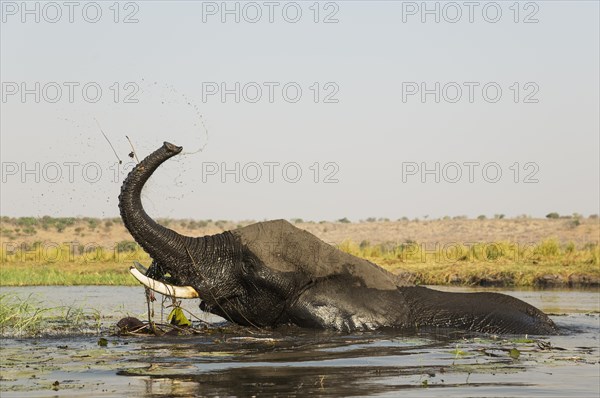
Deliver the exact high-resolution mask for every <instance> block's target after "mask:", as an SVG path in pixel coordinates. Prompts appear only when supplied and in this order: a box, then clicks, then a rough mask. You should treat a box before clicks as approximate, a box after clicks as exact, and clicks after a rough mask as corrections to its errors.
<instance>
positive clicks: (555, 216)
mask: <svg viewBox="0 0 600 398" xmlns="http://www.w3.org/2000/svg"><path fill="white" fill-rule="evenodd" d="M559 217H560V215H559V214H558V213H556V212H552V213H548V214H546V218H549V219H556V218H559Z"/></svg>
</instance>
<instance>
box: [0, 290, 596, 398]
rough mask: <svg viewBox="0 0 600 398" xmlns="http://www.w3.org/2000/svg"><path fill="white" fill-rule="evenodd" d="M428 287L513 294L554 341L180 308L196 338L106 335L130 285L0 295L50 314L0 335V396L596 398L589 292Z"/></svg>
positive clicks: (134, 297)
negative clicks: (273, 323) (360, 327)
mask: <svg viewBox="0 0 600 398" xmlns="http://www.w3.org/2000/svg"><path fill="white" fill-rule="evenodd" d="M436 288H437V289H440V290H453V291H476V290H479V291H481V290H488V291H489V290H495V291H500V292H503V293H506V294H510V295H513V296H515V297H518V298H520V299H523V300H525V301H527V302H529V303H531V304H533V305H535V306H537V307H538V308H540V309H542V310H543V311H545V312H547V313H549V314H551V317H552V319H553V320H554V321H555V322H556V324H557V325H558V326H559V327H560V328H561V331H562V334H561V335H559V336H549V337H546V336H523V335H521V336H490V335H482V334H472V333H462V332H457V331H450V330H429V331H425V330H419V331H412V332H411V333H406V332H400V331H397V330H387V331H377V332H360V333H353V334H344V333H336V332H331V331H314V330H305V329H299V328H294V327H286V328H279V329H276V330H256V329H249V328H241V327H232V326H230V325H224V324H222V323H219V322H220V320H219V319H218V318H216V317H213V316H211V315H208V314H202V313H201V312H200V311H199V310H198V308H197V306H198V301H197V300H190V301H187V302H186V303H185V307H186V308H188V309H189V310H190V311H192V312H194V313H195V314H197V315H199V317H200V318H201V319H202V320H203V321H207V322H210V323H211V324H212V325H211V326H209V327H208V329H206V331H205V332H204V333H202V334H198V335H193V336H178V337H123V336H117V335H114V334H113V333H112V331H113V327H114V325H115V324H116V322H117V321H118V320H119V319H120V318H122V317H124V316H128V315H131V316H137V317H139V318H140V319H145V318H146V317H147V313H146V308H147V307H146V303H145V298H144V291H143V289H142V288H140V287H108V286H84V287H81V286H76V287H20V288H6V287H5V288H2V291H1V294H2V295H4V298H3V300H13V301H14V300H19V299H21V300H25V299H27V300H28V302H33V303H35V305H36V306H37V307H39V308H53V309H52V310H44V311H42V312H40V314H41V316H43V317H46V318H47V321H46V320H45V321H42V322H40V324H39V329H37V330H36V329H33V330H27V331H24V332H20V331H18V330H12V329H4V330H2V334H3V338H2V341H1V348H2V349H1V351H0V372H1V378H0V395H1V396H2V397H17V396H19V397H20V396H36V397H37V396H40V397H43V396H57V395H60V396H73V397H90V396H94V397H96V396H102V397H111V396H124V395H127V396H149V397H150V396H169V397H171V396H182V397H185V396H307V395H309V394H310V395H314V396H332V397H333V396H381V397H396V396H400V395H401V396H416V397H421V396H422V397H438V396H439V397H453V396H461V397H462V396H478V397H483V396H512V397H535V396H544V397H548V396H550V397H552V396H554V397H565V396H577V397H588V396H589V397H598V396H599V395H600V387H599V385H600V358H599V355H600V354H599V352H600V347H599V344H600V341H599V334H600V302H599V299H600V293H599V292H598V290H569V291H565V290H544V291H539V290H506V289H464V288H462V289H458V288H442V287H436ZM17 298H19V299H17ZM154 307H155V313H154V318H155V319H156V320H159V319H160V317H161V314H160V308H159V307H160V305H158V304H155V306H154ZM163 315H164V316H166V313H164V314H163ZM24 330H25V329H24ZM101 338H103V339H106V343H107V344H106V346H101V345H99V341H100V339H101Z"/></svg>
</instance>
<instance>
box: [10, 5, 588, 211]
mask: <svg viewBox="0 0 600 398" xmlns="http://www.w3.org/2000/svg"><path fill="white" fill-rule="evenodd" d="M23 4H25V3H22V2H21V1H17V2H12V1H2V2H1V9H2V15H1V17H2V25H1V39H0V43H1V52H0V59H1V60H0V67H1V71H0V75H1V76H0V77H1V80H2V93H1V94H2V98H1V125H0V127H1V142H0V146H1V149H0V155H1V163H2V190H1V193H0V200H1V202H0V206H1V214H2V215H7V216H43V215H50V216H93V217H115V216H117V215H118V207H117V196H118V194H119V190H120V184H121V182H122V179H123V177H124V175H125V172H124V167H123V166H124V165H122V166H120V167H119V165H118V164H117V158H116V156H115V154H114V153H113V151H112V149H111V147H110V146H109V145H108V143H107V142H106V140H105V139H104V137H103V136H102V134H101V132H100V129H99V127H98V125H100V126H101V127H102V130H103V131H104V132H105V133H106V135H107V136H108V137H109V139H110V141H111V142H112V143H113V145H114V147H115V149H116V151H117V154H118V156H119V157H120V158H121V159H123V161H124V162H128V161H130V159H129V158H128V157H127V155H128V153H129V152H130V147H129V143H128V141H127V140H126V138H125V136H126V135H127V136H129V137H130V138H131V140H132V142H133V144H134V146H135V148H136V151H137V154H138V156H140V157H143V156H145V155H147V154H148V153H150V152H151V151H152V150H154V149H156V148H157V147H158V146H160V145H161V144H162V142H163V141H170V142H172V143H174V144H177V145H182V146H183V147H184V152H186V154H185V155H183V156H179V157H177V158H174V159H172V160H170V161H169V162H168V163H166V164H165V165H164V166H163V167H162V168H161V169H159V171H158V172H157V173H156V175H155V176H154V177H153V178H152V179H151V180H150V182H149V184H148V186H147V189H146V190H145V192H144V203H145V205H146V208H147V210H148V212H149V213H150V214H151V215H153V216H156V217H173V218H195V219H208V218H211V219H227V220H244V219H255V220H262V219H273V218H287V219H289V218H296V217H298V218H303V219H305V220H315V221H318V220H335V219H339V218H342V217H348V218H349V219H351V220H359V219H364V218H367V217H386V218H390V219H397V218H400V217H404V216H406V217H409V218H415V217H419V218H421V217H424V216H425V215H428V216H429V217H430V218H435V217H443V216H446V215H449V216H458V215H467V216H469V217H476V216H478V215H480V214H485V215H487V216H493V215H494V214H497V213H502V214H506V215H507V216H509V217H512V216H518V215H521V214H528V215H531V216H535V217H543V216H545V215H546V214H547V213H549V212H554V211H556V212H559V213H560V214H572V213H574V212H577V213H581V214H584V215H589V214H594V213H598V212H599V209H598V207H599V200H600V198H599V191H600V187H599V180H600V176H599V169H600V165H599V157H600V154H599V147H600V143H599V135H600V133H599V132H600V125H599V109H600V101H599V87H600V82H599V69H600V68H599V48H600V43H599V37H600V32H599V20H598V18H599V3H598V2H597V1H568V2H559V1H537V2H519V3H517V5H516V6H515V2H514V1H509V2H474V3H468V4H473V5H472V6H467V5H465V2H456V3H446V2H428V3H426V4H427V5H426V7H427V10H429V13H428V12H427V10H423V9H422V4H423V3H422V2H421V1H419V2H394V1H386V2H372V1H369V2H366V1H350V2H348V1H340V2H320V3H318V4H317V5H316V6H315V3H314V2H313V1H309V2H272V3H268V2H266V3H265V2H254V3H245V2H229V3H227V7H228V10H224V9H223V5H222V4H223V3H222V2H220V1H219V2H192V1H180V2H168V3H167V2H161V1H145V2H139V1H138V2H122V3H119V4H118V7H115V6H114V2H113V1H110V2H97V3H94V2H75V3H74V5H73V6H72V8H69V6H67V5H65V4H64V3H63V2H54V3H44V2H28V3H26V4H27V5H26V7H27V10H24V9H23ZM470 7H471V8H470ZM228 11H229V12H228ZM98 12H100V14H99V13H98ZM436 17H437V18H438V19H439V21H436ZM36 18H37V19H38V20H37V21H36ZM236 18H238V21H236ZM70 19H72V21H73V22H70ZM270 19H271V21H270ZM126 20H127V21H128V22H130V23H125V21H126ZM423 20H424V22H423ZM470 20H472V22H471V21H470ZM94 21H96V22H94ZM115 21H117V22H115ZM326 21H327V22H328V23H326ZM98 89H99V90H101V92H99V91H98ZM236 97H237V98H236ZM436 97H437V98H436ZM236 100H237V102H236ZM436 100H437V102H436ZM36 101H37V102H36ZM199 149H202V151H198V150H199ZM427 170H428V171H427ZM424 171H425V172H424ZM298 172H300V173H301V174H298ZM498 173H500V174H498ZM236 179H237V180H238V181H236ZM436 180H437V181H436ZM294 181H295V182H294Z"/></svg>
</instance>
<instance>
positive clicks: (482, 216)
mask: <svg viewBox="0 0 600 398" xmlns="http://www.w3.org/2000/svg"><path fill="white" fill-rule="evenodd" d="M486 218H487V217H486V216H485V215H483V214H481V215H479V216H477V219H478V220H485V219H486Z"/></svg>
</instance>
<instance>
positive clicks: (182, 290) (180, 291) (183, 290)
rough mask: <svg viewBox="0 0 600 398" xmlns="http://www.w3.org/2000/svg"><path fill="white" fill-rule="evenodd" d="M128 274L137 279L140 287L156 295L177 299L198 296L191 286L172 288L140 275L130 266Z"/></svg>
mask: <svg viewBox="0 0 600 398" xmlns="http://www.w3.org/2000/svg"><path fill="white" fill-rule="evenodd" d="M129 272H130V273H131V275H133V277H134V278H135V279H137V280H138V281H139V282H140V283H141V284H142V285H144V286H146V287H147V288H149V289H150V290H153V291H155V292H157V293H160V294H164V295H165V296H172V297H177V298H186V299H193V298H198V297H200V295H199V294H198V292H197V291H196V289H194V288H193V287H191V286H174V285H168V284H166V283H163V282H160V281H157V280H156V279H152V278H148V277H147V276H146V275H144V274H142V273H141V272H140V271H139V270H138V269H137V268H135V267H134V266H131V267H130V268H129Z"/></svg>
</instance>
